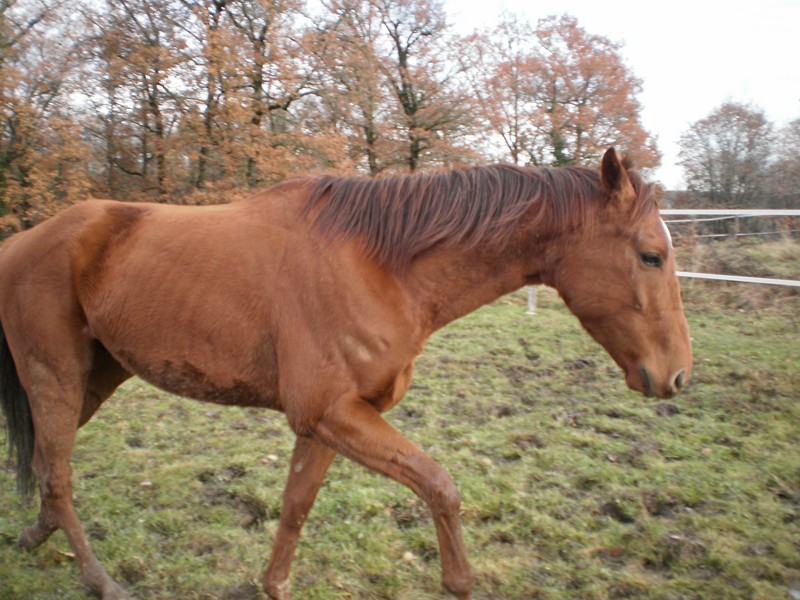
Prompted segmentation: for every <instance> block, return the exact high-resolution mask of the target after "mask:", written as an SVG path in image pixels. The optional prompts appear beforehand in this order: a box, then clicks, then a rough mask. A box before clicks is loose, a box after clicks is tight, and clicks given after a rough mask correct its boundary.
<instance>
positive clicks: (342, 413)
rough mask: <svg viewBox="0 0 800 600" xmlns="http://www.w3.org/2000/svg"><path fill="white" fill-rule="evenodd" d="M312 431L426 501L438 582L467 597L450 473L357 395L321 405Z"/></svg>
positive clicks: (468, 585) (463, 554)
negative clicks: (433, 532) (437, 554)
mask: <svg viewBox="0 0 800 600" xmlns="http://www.w3.org/2000/svg"><path fill="white" fill-rule="evenodd" d="M314 433H315V435H316V436H317V437H318V438H319V439H320V440H321V441H322V442H324V443H325V444H326V445H329V446H331V447H332V448H335V449H336V450H337V451H338V452H340V453H341V454H343V455H345V456H347V457H348V458H351V459H353V460H355V461H357V462H359V463H361V464H363V465H365V466H366V467H368V468H370V469H373V470H375V471H377V472H379V473H382V474H383V475H386V476H388V477H391V478H392V479H394V480H395V481H398V482H400V483H402V484H404V485H406V486H408V487H409V488H410V489H411V490H412V491H413V492H414V493H415V494H417V495H418V496H419V497H420V498H422V499H423V500H424V501H425V502H427V504H428V506H429V507H430V510H431V513H432V514H433V522H434V524H435V526H436V533H437V536H438V539H439V549H440V552H441V560H442V583H443V585H444V587H445V588H446V589H447V590H448V591H449V592H450V593H452V594H453V595H454V596H455V597H456V598H459V599H460V600H469V599H470V598H471V597H472V572H471V570H470V566H469V562H468V561H467V555H466V551H465V548H464V540H463V537H462V534H461V520H460V517H459V510H460V505H461V498H460V495H459V492H458V489H457V488H456V486H455V483H453V480H452V478H451V477H450V475H449V474H448V473H447V471H445V469H444V468H442V467H441V466H440V465H439V464H438V463H436V461H434V460H433V459H432V458H431V457H430V456H428V455H427V454H425V453H424V452H423V451H422V450H420V449H419V448H417V447H416V446H415V445H414V444H412V443H411V442H409V441H408V440H407V439H405V438H404V437H403V436H402V435H401V434H400V433H399V432H398V431H397V430H395V429H394V428H393V427H392V426H391V425H389V423H387V422H386V421H385V420H384V419H383V417H381V415H380V413H379V412H378V411H377V410H376V409H375V408H374V407H373V406H372V405H371V404H369V403H367V402H364V401H363V400H361V399H360V398H343V399H341V400H340V401H338V402H337V403H335V404H334V405H332V406H330V407H329V408H328V410H326V412H325V415H324V417H323V418H322V419H321V420H320V421H319V423H318V424H317V426H316V428H315V432H314Z"/></svg>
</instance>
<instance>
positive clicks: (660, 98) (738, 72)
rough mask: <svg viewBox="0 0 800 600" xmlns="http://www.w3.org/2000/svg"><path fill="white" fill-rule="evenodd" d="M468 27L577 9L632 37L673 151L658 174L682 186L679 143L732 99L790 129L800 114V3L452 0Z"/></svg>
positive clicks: (649, 116) (635, 59)
mask: <svg viewBox="0 0 800 600" xmlns="http://www.w3.org/2000/svg"><path fill="white" fill-rule="evenodd" d="M446 7H447V12H448V15H449V17H450V21H451V22H452V23H453V24H454V25H455V27H456V28H457V31H459V32H465V33H466V32H471V31H472V30H473V29H475V28H480V27H483V26H486V25H493V24H495V23H497V21H498V16H499V15H500V13H501V12H504V11H505V12H511V13H514V14H517V15H519V16H522V17H525V18H526V19H528V20H529V21H530V22H531V23H533V24H535V23H536V21H537V20H538V19H539V18H541V17H546V16H549V15H561V14H564V13H568V14H570V15H572V16H574V17H576V18H577V19H578V24H579V25H580V26H581V27H583V28H584V29H585V30H586V31H587V32H588V33H591V34H597V35H602V36H605V37H607V38H609V39H610V40H612V41H614V42H622V43H623V44H624V46H623V48H622V51H621V53H622V56H623V58H624V59H625V62H626V64H627V65H628V67H629V68H630V69H631V71H632V72H633V73H634V74H635V75H636V76H637V77H638V78H639V79H641V80H642V81H643V84H644V90H643V92H642V94H641V95H640V96H639V100H640V102H641V104H642V107H643V110H642V121H643V124H644V127H645V128H646V129H647V130H648V131H649V132H650V133H651V134H653V135H655V136H656V137H657V139H658V147H659V149H660V150H661V153H662V155H663V157H662V167H661V168H660V169H659V170H658V171H657V172H656V178H657V179H659V180H660V181H661V182H662V183H663V184H664V185H665V186H666V187H667V188H669V189H675V188H679V187H682V171H681V168H680V167H678V166H677V164H676V160H677V153H678V139H679V138H680V135H681V133H683V132H684V131H686V129H687V128H688V127H689V125H691V123H693V122H694V121H697V120H698V119H702V118H703V117H706V116H707V115H708V114H709V113H711V111H713V110H714V109H715V108H717V107H718V106H720V105H721V104H722V103H723V102H725V101H726V100H732V101H735V102H744V103H751V104H753V105H754V106H756V107H758V108H760V109H762V110H764V111H765V113H766V116H767V118H768V119H769V120H770V121H772V122H773V123H775V124H776V126H780V125H783V124H785V123H786V122H788V121H790V120H792V119H795V118H798V117H800V0H755V1H753V0H728V1H726V2H721V1H718V0H670V1H669V2H647V1H645V0H637V1H636V2H634V1H632V0H619V1H614V0H606V1H602V0H560V1H559V0H494V1H492V0H488V1H487V0H446Z"/></svg>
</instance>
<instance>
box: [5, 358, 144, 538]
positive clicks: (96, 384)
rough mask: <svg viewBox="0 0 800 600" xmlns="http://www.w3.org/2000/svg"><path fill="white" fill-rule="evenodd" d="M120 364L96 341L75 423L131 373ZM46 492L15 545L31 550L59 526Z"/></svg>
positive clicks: (82, 421) (85, 417) (86, 418)
mask: <svg viewBox="0 0 800 600" xmlns="http://www.w3.org/2000/svg"><path fill="white" fill-rule="evenodd" d="M130 376H131V375H130V373H128V372H127V371H126V370H125V369H123V368H122V366H121V365H120V364H119V363H118V362H117V361H116V360H114V359H113V358H112V357H111V355H110V354H108V352H107V351H106V349H105V348H104V347H102V346H101V345H100V344H99V343H96V344H95V349H94V352H93V356H92V368H91V372H90V374H89V378H88V381H87V383H86V388H85V392H84V399H83V404H82V407H81V412H80V419H79V421H78V427H82V426H83V425H85V424H86V422H88V421H89V419H91V418H92V416H93V415H94V413H95V412H97V409H98V408H100V405H101V404H102V403H103V402H104V401H105V400H107V399H108V397H109V396H111V394H113V393H114V390H116V389H117V387H119V385H120V384H121V383H122V382H124V381H125V380H126V379H128V378H129V377H130ZM46 498H47V497H46V495H45V494H42V495H41V508H40V509H39V516H38V518H37V520H36V523H34V524H33V525H31V526H30V527H26V528H25V529H23V530H22V532H21V533H20V534H19V538H18V539H17V545H18V546H19V547H20V548H22V549H23V550H27V551H32V550H35V549H36V548H38V547H39V546H41V545H42V544H43V543H44V542H46V541H47V539H48V538H49V537H50V536H51V535H52V534H53V533H55V531H56V530H57V529H58V525H57V522H56V520H55V516H54V515H53V512H52V510H51V509H50V508H49V507H48V504H47V501H46Z"/></svg>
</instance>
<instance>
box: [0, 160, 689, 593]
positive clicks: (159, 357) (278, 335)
mask: <svg viewBox="0 0 800 600" xmlns="http://www.w3.org/2000/svg"><path fill="white" fill-rule="evenodd" d="M525 284H545V285H549V286H552V287H554V288H555V289H556V290H557V291H558V293H559V294H560V295H561V297H562V298H563V299H564V301H565V302H566V304H567V305H568V306H569V308H570V309H571V311H572V312H573V313H574V314H575V315H576V316H577V317H578V319H579V320H580V322H581V323H582V324H583V326H584V327H585V328H586V330H587V331H588V332H589V333H590V334H591V335H592V336H593V337H594V338H595V339H596V340H597V341H598V342H599V343H600V344H601V345H602V346H603V347H604V348H605V349H606V350H607V351H608V353H609V354H610V355H611V356H612V357H613V359H614V360H615V361H616V362H617V363H618V364H619V366H620V367H621V368H622V371H623V372H624V374H625V380H626V382H627V384H628V386H629V387H631V388H633V389H634V390H637V391H639V392H641V393H643V394H645V395H647V396H656V397H659V398H668V397H671V396H673V395H674V394H676V393H677V392H678V391H679V390H680V388H681V387H682V386H683V385H684V384H685V383H686V381H687V380H688V378H689V374H690V371H691V367H692V356H691V347H690V342H689V333H688V328H687V324H686V320H685V318H684V314H683V307H682V303H681V297H680V290H679V286H678V280H677V278H676V272H675V257H674V253H673V250H672V244H671V242H670V238H669V234H668V231H667V229H666V227H665V226H664V224H663V222H662V221H661V219H660V217H659V214H658V210H657V206H656V203H655V200H654V198H653V187H652V186H651V185H649V184H646V183H645V182H644V181H643V180H642V178H641V177H640V176H639V175H638V174H637V173H636V172H635V171H632V170H630V168H629V165H627V164H625V163H624V162H623V161H622V160H621V158H620V157H619V155H618V153H617V152H616V151H614V150H613V149H610V150H609V151H608V152H606V154H605V155H604V157H603V160H602V163H601V166H600V169H599V170H597V169H585V168H577V167H574V168H573V167H566V168H561V169H523V168H516V167H510V166H491V167H478V168H471V169H464V170H457V171H453V172H449V173H440V174H428V175H420V176H414V177H411V176H396V177H389V178H386V179H381V180H368V179H347V178H338V177H331V176H325V177H317V178H303V179H297V180H292V181H288V182H285V183H282V184H280V185H277V186H275V187H273V188H271V189H269V190H267V191H265V192H263V193H262V194H260V195H258V196H256V197H254V198H252V199H250V200H246V201H241V202H237V203H232V204H228V205H220V206H207V207H186V206H168V205H157V204H136V203H123V202H115V201H87V202H83V203H80V204H78V205H75V206H73V207H71V208H68V209H66V210H64V211H63V212H62V213H61V214H59V215H58V216H56V217H54V218H52V219H50V220H48V221H45V222H44V223H42V224H40V225H37V226H36V227H34V228H32V229H31V230H29V231H26V232H24V233H20V234H18V235H15V236H14V237H12V238H11V239H10V240H8V241H7V242H6V243H5V244H4V246H3V247H2V251H0V322H2V330H3V336H2V339H0V361H1V362H2V367H0V385H1V386H2V387H1V388H0V394H1V395H2V403H3V408H4V411H5V414H6V424H7V426H8V429H9V440H10V446H11V451H12V454H13V455H15V456H16V461H17V484H18V488H19V490H20V491H21V492H22V493H23V494H28V495H30V494H32V493H33V488H34V486H35V481H37V480H38V486H39V490H40V498H41V510H40V512H39V516H38V519H37V522H36V523H35V524H33V525H32V526H30V527H28V528H26V529H24V530H23V531H22V533H21V534H20V536H19V541H18V544H19V546H20V547H22V548H24V549H28V550H31V549H33V548H36V547H37V546H39V545H40V544H42V543H43V542H44V541H45V540H46V539H47V538H48V537H49V536H50V535H51V534H52V533H53V532H54V531H55V530H56V529H58V528H61V529H63V530H64V532H65V533H66V535H67V538H68V540H69V543H70V545H71V547H72V550H73V552H74V554H75V557H76V559H77V563H78V566H79V569H80V572H81V575H82V577H83V579H84V581H85V582H86V584H87V585H88V586H89V587H90V588H91V589H92V590H93V591H94V592H95V593H97V594H98V595H100V596H102V598H104V599H105V600H109V599H116V598H126V597H128V596H127V593H126V591H125V590H124V589H123V588H122V587H121V586H119V585H118V584H117V583H115V582H114V581H113V580H112V579H111V577H109V575H108V574H107V572H106V570H105V569H104V567H103V566H102V564H101V563H100V561H99V560H98V559H97V558H96V557H95V555H94V553H93V552H92V550H91V548H90V547H89V543H88V541H87V539H86V535H85V534H84V531H83V528H82V527H81V524H80V522H79V520H78V516H77V515H76V513H75V510H74V508H73V502H72V487H71V467H70V457H71V455H72V451H73V446H74V443H75V437H76V431H77V429H78V428H79V427H80V426H82V425H83V424H84V423H86V422H87V421H88V420H89V419H90V418H91V417H92V415H93V414H94V413H95V411H97V409H98V408H99V407H100V405H101V404H102V403H103V402H104V401H105V400H106V399H107V398H108V397H109V396H110V395H111V394H112V393H113V392H114V390H115V389H116V388H117V386H119V385H120V384H121V383H122V382H123V381H125V380H126V379H128V378H129V377H131V376H132V375H134V374H135V375H138V376H139V377H142V378H143V379H145V380H147V381H149V382H151V383H152V384H154V385H156V386H158V387H160V388H163V389H164V390H167V391H169V392H172V393H174V394H178V395H181V396H188V397H191V398H195V399H198V400H205V401H208V402H216V403H220V404H236V405H242V406H258V407H264V408H271V409H274V410H277V411H280V412H282V413H284V414H285V415H286V418H287V419H288V422H289V424H290V426H291V428H292V429H293V431H294V432H295V433H296V434H297V441H296V445H295V447H294V452H293V455H292V459H291V467H290V470H289V478H288V482H287V484H286V488H285V490H284V493H283V508H282V512H281V518H280V525H279V528H278V531H277V534H276V536H275V542H274V546H273V550H272V556H271V558H270V561H269V564H268V566H267V569H266V572H265V573H264V576H263V585H264V589H265V590H266V592H267V594H268V595H269V596H270V597H271V598H273V599H279V600H287V599H288V598H289V570H290V565H291V562H292V559H293V556H294V553H295V548H296V546H297V539H298V536H299V534H300V529H301V528H302V526H303V522H304V521H305V519H306V516H307V514H308V512H309V510H310V509H311V506H312V504H313V502H314V498H315V496H316V494H317V491H318V490H319V488H320V485H321V483H322V481H323V478H324V477H325V473H326V472H327V470H328V466H329V465H330V463H331V461H332V460H333V458H334V456H335V455H336V454H337V453H339V454H343V455H345V456H347V457H348V458H350V459H352V460H354V461H356V462H358V463H361V464H362V465H365V466H366V467H368V468H370V469H372V470H374V471H377V472H379V473H382V474H384V475H386V476H388V477H391V478H393V479H395V480H397V481H399V482H401V483H403V484H405V485H406V486H408V487H409V488H411V490H413V491H414V493H416V494H417V495H418V496H419V497H420V498H422V499H423V500H424V501H425V502H426V503H427V504H428V506H429V507H430V510H431V512H432V514H433V520H434V524H435V527H436V533H437V535H438V541H439V547H440V551H441V552H440V554H441V568H442V581H443V584H444V586H445V588H447V590H449V591H450V592H451V593H452V594H454V595H455V596H456V597H458V598H470V597H471V590H472V575H471V572H470V567H469V564H468V562H467V555H466V552H465V548H464V542H463V541H462V534H461V525H460V521H459V503H460V499H459V493H458V490H457V489H456V486H455V484H454V483H453V480H452V479H451V478H450V476H449V475H448V473H447V471H445V470H444V469H443V468H442V467H441V466H439V465H438V464H437V463H436V462H434V461H433V460H432V459H431V458H430V457H429V456H428V455H427V454H425V453H424V452H423V451H422V450H420V449H419V448H417V447H416V446H415V445H414V444H412V443H410V442H409V441H408V440H406V439H405V438H404V437H403V436H402V435H401V434H400V433H398V432H397V431H396V430H395V429H393V428H392V427H391V426H390V425H389V424H388V423H387V422H386V421H385V420H384V419H383V417H382V416H381V414H382V413H384V412H385V411H387V410H389V409H390V408H392V407H393V406H394V405H395V404H397V402H399V401H400V399H401V398H402V397H403V395H404V394H405V393H406V391H407V390H408V387H409V385H410V382H411V373H412V370H413V366H414V359H415V357H416V356H417V355H418V354H419V353H420V351H421V350H422V347H423V345H424V344H425V342H426V340H427V339H428V337H429V336H430V335H431V333H432V332H434V331H436V330H437V329H439V328H441V327H442V326H444V325H445V324H447V323H449V322H451V321H453V320H454V319H457V318H459V317H461V316H462V315H465V314H467V313H469V312H471V311H473V310H475V309H477V308H478V307H480V306H482V305H484V304H486V303H488V302H491V301H492V300H494V299H496V298H498V297H499V296H501V295H503V294H506V293H508V292H511V291H513V290H515V289H518V288H520V287H521V286H523V285H525ZM34 475H35V478H34Z"/></svg>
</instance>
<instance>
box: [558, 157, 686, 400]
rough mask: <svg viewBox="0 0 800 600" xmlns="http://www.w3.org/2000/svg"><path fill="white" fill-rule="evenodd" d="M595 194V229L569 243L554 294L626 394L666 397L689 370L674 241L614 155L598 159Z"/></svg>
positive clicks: (646, 192) (645, 189) (648, 193)
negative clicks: (615, 371) (607, 358)
mask: <svg viewBox="0 0 800 600" xmlns="http://www.w3.org/2000/svg"><path fill="white" fill-rule="evenodd" d="M600 188H601V189H600V191H599V193H600V194H601V195H602V196H603V200H602V208H601V209H600V210H599V212H598V215H597V222H596V225H595V226H594V227H591V228H588V229H586V230H584V231H581V232H579V233H576V234H575V235H574V236H570V237H569V239H568V242H567V245H566V247H565V249H564V254H563V258H562V260H561V261H560V262H559V264H558V267H557V269H556V277H555V281H554V283H555V287H556V289H557V290H558V292H559V294H560V295H561V297H562V298H563V299H564V301H565V302H566V303H567V305H568V306H569V308H570V310H571V311H572V312H573V313H574V314H575V315H576V316H577V317H578V319H579V320H580V321H581V323H582V324H583V326H584V327H585V328H586V330H587V331H588V332H589V333H590V334H591V335H592V337H594V338H595V339H596V340H597V341H598V342H599V343H600V344H601V345H602V346H603V347H604V348H605V349H606V350H607V351H608V353H609V354H610V355H611V357H612V358H613V359H614V360H615V361H616V362H617V364H619V366H620V367H621V368H622V370H623V371H624V372H625V381H626V382H627V384H628V386H629V387H630V388H632V389H634V390H637V391H639V392H641V393H643V394H645V395H647V396H657V397H659V398H669V397H671V396H674V395H675V394H676V393H678V391H680V389H681V388H682V387H683V386H684V385H685V383H686V381H687V380H688V379H689V374H690V373H691V370H692V349H691V342H690V340H689V328H688V326H687V324H686V318H685V316H684V314H683V303H682V301H681V294H680V287H679V285H678V278H677V275H676V272H675V252H674V250H673V248H672V240H671V238H670V234H669V231H668V229H667V227H666V225H665V224H664V222H663V221H662V220H661V218H660V217H659V214H658V210H657V207H656V205H655V202H654V200H653V198H652V193H653V189H652V186H650V185H647V184H645V183H643V182H642V181H641V180H640V179H639V177H638V176H637V175H635V174H634V173H629V172H628V170H627V168H626V166H625V165H624V164H623V162H622V161H621V160H620V158H619V155H618V154H617V152H616V151H615V150H613V149H610V150H609V151H607V152H606V154H605V156H604V157H603V161H602V165H601V168H600Z"/></svg>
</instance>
